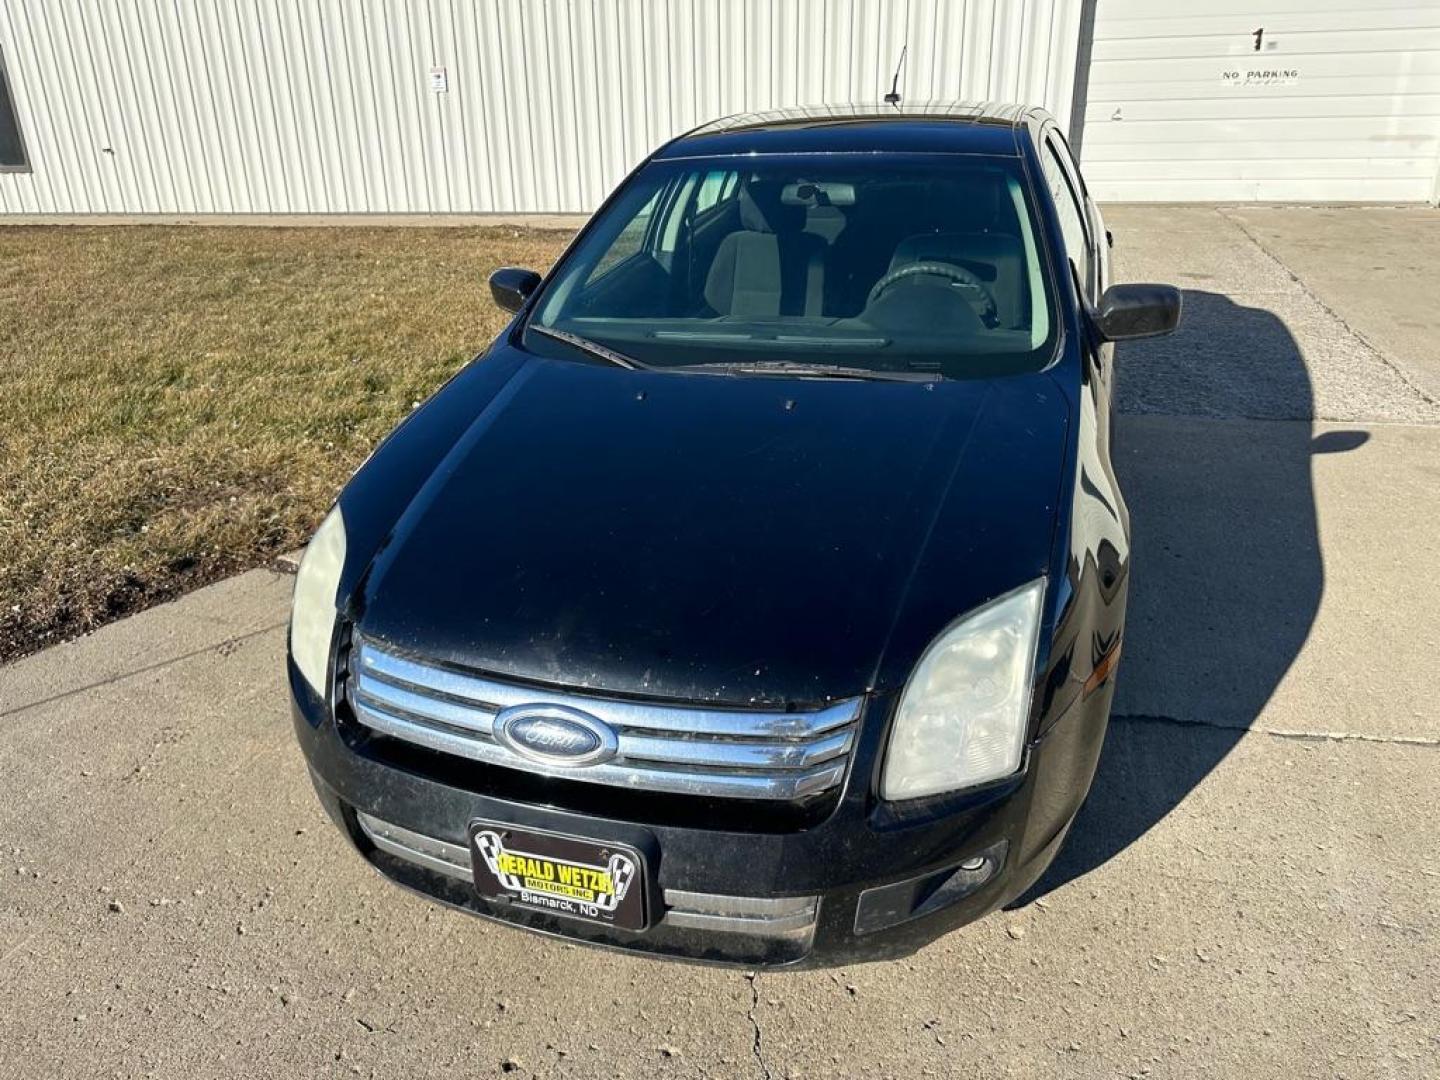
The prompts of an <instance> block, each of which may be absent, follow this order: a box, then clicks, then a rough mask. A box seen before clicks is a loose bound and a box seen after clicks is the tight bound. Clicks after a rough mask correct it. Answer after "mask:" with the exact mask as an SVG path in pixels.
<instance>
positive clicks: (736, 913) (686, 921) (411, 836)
mask: <svg viewBox="0 0 1440 1080" xmlns="http://www.w3.org/2000/svg"><path fill="white" fill-rule="evenodd" d="M355 818H356V820H357V821H358V822H359V824H360V829H361V831H362V832H364V833H365V835H366V836H367V837H369V838H370V841H371V842H372V843H373V844H374V845H375V846H376V847H377V848H379V849H380V850H381V851H384V852H388V853H389V854H391V855H394V856H395V857H396V858H397V859H404V860H406V861H407V862H411V863H414V864H415V865H416V866H421V867H424V868H425V869H426V870H432V871H434V872H435V873H437V874H444V875H445V876H446V877H451V878H455V879H456V880H458V881H466V882H468V881H472V880H474V878H473V871H472V869H471V864H470V852H469V850H468V849H467V848H465V847H464V846H462V845H460V844H452V843H449V842H448V841H445V840H437V839H435V838H434V837H431V836H426V835H424V834H423V833H418V832H415V831H413V830H411V829H406V828H402V827H401V826H399V825H395V824H392V823H391V822H388V821H382V820H381V819H380V818H377V817H374V816H373V815H371V814H365V813H361V812H359V811H357V812H356V814H355ZM664 900H665V907H666V911H665V914H664V916H663V917H662V918H661V922H662V923H664V924H665V925H668V926H678V927H687V928H690V929H694V930H712V931H716V932H720V933H731V934H749V935H752V936H754V937H764V938H785V939H788V940H804V939H807V938H809V937H810V935H811V934H813V933H814V931H815V921H816V918H817V917H818V913H819V908H820V898H819V897H818V896H783V897H762V896H724V895H721V894H719V893H700V892H690V891H688V890H683V889H666V890H665V892H664Z"/></svg>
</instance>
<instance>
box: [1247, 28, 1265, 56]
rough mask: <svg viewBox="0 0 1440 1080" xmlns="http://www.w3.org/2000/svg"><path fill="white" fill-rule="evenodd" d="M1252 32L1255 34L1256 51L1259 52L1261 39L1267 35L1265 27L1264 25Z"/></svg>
mask: <svg viewBox="0 0 1440 1080" xmlns="http://www.w3.org/2000/svg"><path fill="white" fill-rule="evenodd" d="M1250 32H1251V33H1252V34H1254V35H1255V51H1256V52H1259V51H1260V39H1261V38H1263V37H1264V36H1265V28H1264V27H1263V26H1262V27H1260V29H1259V30H1251V31H1250Z"/></svg>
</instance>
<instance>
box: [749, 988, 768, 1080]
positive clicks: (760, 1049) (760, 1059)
mask: <svg viewBox="0 0 1440 1080" xmlns="http://www.w3.org/2000/svg"><path fill="white" fill-rule="evenodd" d="M745 978H746V979H747V980H749V983H750V1013H749V1017H750V1026H751V1028H753V1029H754V1031H755V1041H754V1043H753V1044H751V1047H750V1049H751V1050H752V1051H753V1052H754V1054H755V1063H756V1064H757V1065H759V1066H760V1075H761V1076H763V1077H764V1078H765V1080H772V1077H771V1073H770V1065H769V1063H767V1062H766V1060H765V1047H764V1045H763V1043H762V1032H761V1030H760V1018H759V1017H758V1016H757V1015H756V1011H757V1010H758V1009H759V1008H760V987H759V986H758V985H757V980H758V979H759V978H760V973H759V972H758V971H752V972H751V973H750V974H749V975H746V976H745Z"/></svg>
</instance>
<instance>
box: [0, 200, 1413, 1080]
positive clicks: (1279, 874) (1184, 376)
mask: <svg viewBox="0 0 1440 1080" xmlns="http://www.w3.org/2000/svg"><path fill="white" fill-rule="evenodd" d="M1437 220H1440V219H1437V216H1436V213H1435V212H1434V211H1426V210H1421V209H1407V210H1393V209H1388V210H1343V211H1342V210H1306V209H1266V208H1247V209H1216V208H1206V207H1201V208H1169V207H1155V208H1123V207H1117V208H1114V209H1112V210H1111V211H1110V213H1109V221H1110V224H1111V227H1112V228H1113V230H1114V232H1115V234H1116V242H1117V249H1116V250H1117V253H1118V257H1119V259H1120V271H1121V274H1120V276H1121V278H1122V279H1123V278H1132V279H1154V280H1160V281H1171V282H1175V283H1177V284H1179V285H1180V286H1181V287H1183V288H1184V289H1185V290H1186V305H1187V311H1186V323H1185V328H1184V330H1183V331H1182V332H1181V333H1180V334H1178V335H1176V336H1175V337H1173V338H1171V339H1168V340H1165V341H1161V342H1156V343H1152V344H1148V345H1145V346H1135V347H1131V348H1128V349H1125V350H1123V351H1122V353H1121V356H1120V360H1119V363H1120V367H1121V372H1120V380H1121V383H1120V385H1121V404H1122V408H1123V411H1124V416H1123V417H1122V420H1121V423H1120V425H1119V428H1118V436H1117V437H1118V449H1117V455H1118V460H1119V463H1120V466H1121V468H1122V470H1123V474H1124V481H1125V484H1126V493H1127V497H1128V501H1129V503H1130V507H1131V511H1132V514H1133V517H1134V526H1135V560H1136V562H1135V579H1134V586H1133V592H1132V616H1131V621H1130V625H1129V632H1128V635H1127V647H1126V658H1125V661H1124V664H1123V665H1122V669H1121V676H1120V692H1119V696H1118V699H1117V703H1116V716H1115V720H1114V723H1113V725H1112V727H1111V731H1110V736H1109V741H1108V742H1107V745H1106V750H1105V755H1104V759H1103V761H1102V763H1101V767H1100V774H1099V777H1098V779H1097V782H1096V787H1095V790H1094V792H1093V793H1092V795H1091V799H1090V802H1089V803H1088V805H1087V807H1086V809H1085V811H1084V812H1083V814H1082V817H1081V819H1080V820H1079V822H1078V824H1077V825H1076V827H1075V830H1074V832H1073V833H1072V836H1071V840H1070V842H1069V845H1068V846H1067V848H1066V849H1065V851H1064V853H1063V854H1062V856H1061V858H1060V860H1059V861H1058V863H1057V864H1056V866H1055V868H1054V870H1053V871H1052V873H1051V874H1050V875H1049V876H1048V877H1047V878H1046V880H1045V881H1044V882H1042V884H1041V885H1040V887H1039V888H1038V889H1037V891H1036V895H1035V896H1034V897H1033V898H1032V899H1031V900H1030V902H1029V903H1028V904H1026V905H1025V906H1023V907H1020V908H1018V909H1017V910H1014V911H1010V912H1005V913H1000V914H997V915H994V916H992V917H990V918H988V919H986V920H983V921H982V922H980V923H978V924H976V925H974V926H972V927H969V928H967V929H965V930H962V931H960V932H957V933H955V934H952V935H950V936H949V937H947V938H945V939H943V940H941V941H940V942H938V943H936V944H935V945H933V946H931V947H930V948H928V949H926V950H925V951H923V952H921V953H920V954H918V955H917V956H915V957H914V958H912V959H910V960H908V961H904V962H900V963H895V964H887V965H874V966H863V967H856V968H854V969H851V970H840V971H834V972H816V973H803V974H783V975H782V974H765V975H761V976H759V977H749V976H747V975H745V974H744V973H740V972H732V971H718V970H712V969H704V968H696V967H687V966H681V965H676V964H666V963H659V962H653V961H646V960H641V959H637V958H633V957H624V956H612V955H609V954H605V953H599V952H594V951H590V950H586V949H580V948H576V947H573V946H567V945H563V944H558V943H554V942H550V941H545V940H540V939H536V938H532V937H529V936H526V935H523V934H521V933H519V932H517V931H513V930H510V929H507V928H503V927H498V926H492V925H489V924H486V923H483V922H480V921H478V920H475V919H472V918H469V917H467V916H464V915H459V914H455V913H453V912H449V911H446V910H442V909H440V908H437V907H435V906H433V905H431V904H429V903H427V902H425V901H423V900H420V899H417V898H415V897H413V896H410V895H408V894H405V893H402V892H400V891H399V890H397V889H395V888H393V887H391V886H389V885H388V884H386V883H384V882H383V881H381V880H380V879H379V878H378V877H377V876H376V875H375V874H374V873H373V872H371V871H370V870H369V869H367V868H366V867H365V866H364V865H363V864H362V863H361V861H360V860H359V859H358V858H355V857H354V856H352V855H351V854H350V853H349V852H348V851H347V850H345V848H344V847H343V845H342V842H341V840H340V838H339V837H338V836H336V835H335V834H334V833H333V831H332V829H331V827H330V826H329V824H328V823H327V822H326V821H325V819H324V818H323V817H322V815H321V812H320V810H319V808H318V806H317V804H316V803H315V801H314V799H313V796H312V795H311V792H310V791H309V788H308V784H307V781H306V779H305V775H304V767H303V765H302V763H301V760H300V756H299V754H298V752H297V751H296V749H295V747H294V745H293V742H292V738H291V734H290V731H289V718H288V715H287V712H286V707H285V704H284V693H283V690H282V684H281V662H282V655H283V648H284V620H285V616H286V606H287V600H288V592H289V579H287V578H286V577H284V576H283V575H280V574H275V573H271V572H269V571H256V572H253V573H250V574H246V575H243V576H241V577H238V578H235V579H232V580H230V581H227V582H224V583H222V584H219V585H216V586H214V587H212V588H210V589H206V590H204V591H202V592H199V593H196V594H194V595H193V596H191V597H189V598H187V599H185V600H182V601H180V602H178V603H174V604H171V605H168V606H166V607H163V608H159V609H156V610H153V611H150V612H147V613H145V614H143V615H140V616H137V617H135V618H132V619H129V620H127V621H125V622H122V623H119V624H117V625H114V626H111V627H109V628H107V629H105V630H103V631H101V632H99V633H97V634H95V635H93V636H92V637H90V638H87V639H85V640H82V641H79V642H76V643H73V644H70V645H64V646H60V647H57V648H54V649H51V650H49V651H48V652H45V653H42V654H39V655H37V656H33V657H30V658H28V659H26V660H23V661H20V662H19V663H16V664H13V665H11V666H10V667H8V668H4V669H0V734H3V739H0V1077H6V1078H9V1077H25V1078H34V1077H51V1076H53V1077H88V1076H96V1077H102V1076H103V1077H109V1076H158V1077H185V1078H187V1080H188V1078H193V1077H197V1076H206V1077H208V1076H237V1077H238V1076H244V1077H257V1076H285V1077H289V1076H351V1075H360V1076H376V1077H388V1076H406V1077H410V1076H440V1075H445V1076H453V1075H462V1074H476V1075H482V1076H483V1075H491V1074H502V1073H508V1074H510V1075H517V1076H528V1075H531V1074H534V1075H539V1076H576V1077H588V1076H623V1077H650V1076H677V1077H678V1076H712V1077H730V1076H736V1077H763V1078H774V1080H778V1078H780V1077H799V1076H805V1077H821V1076H847V1077H851V1076H865V1077H869V1076H875V1077H880V1076H903V1077H916V1076H983V1077H992V1076H1009V1075H1017V1076H1031V1075H1043V1074H1056V1075H1063V1076H1081V1077H1090V1076H1095V1077H1102V1076H1103V1077H1111V1076H1151V1077H1189V1076H1200V1075H1205V1076H1218V1077H1231V1076H1245V1077H1284V1078H1286V1080H1292V1078H1294V1077H1296V1076H1316V1077H1321V1076H1323V1077H1334V1076H1341V1077H1370V1076H1407V1077H1409V1076H1436V1075H1440V855H1437V845H1436V837H1437V835H1440V808H1437V802H1440V800H1437V798H1436V792H1437V788H1436V777H1437V775H1440V715H1437V709H1436V706H1435V699H1436V674H1435V673H1436V670H1437V664H1436V660H1435V657H1436V654H1437V651H1440V617H1437V611H1440V575H1437V574H1436V572H1435V567H1436V566H1437V565H1440V464H1437V463H1440V405H1437V398H1440V387H1437V385H1436V384H1437V379H1436V378H1435V373H1436V372H1437V371H1440V360H1437V357H1440V348H1437V347H1436V346H1435V344H1434V343H1435V341H1436V340H1437V337H1436V334H1437V331H1440V316H1437V314H1436V308H1435V304H1434V286H1433V283H1434V282H1435V281H1436V280H1440V230H1437V228H1436V227H1435V226H1436V222H1437ZM1374 222H1382V223H1383V224H1384V228H1385V230H1387V231H1386V236H1387V239H1386V240H1385V244H1384V246H1377V244H1376V243H1374V242H1372V238H1373V237H1374V236H1375V235H1376V230H1377V228H1378V226H1376V225H1374V224H1373V223H1374ZM1421 282H1423V283H1425V285H1424V288H1423V289H1422V288H1421V287H1420V285H1417V283H1421ZM1427 290H1428V291H1427ZM1422 294H1423V295H1422ZM1407 297H1409V298H1410V299H1408V300H1407V299H1406V298H1407ZM1422 301H1423V302H1422ZM1401 313H1403V316H1404V319H1405V320H1408V322H1413V323H1415V324H1416V325H1413V326H1411V325H1408V324H1407V325H1398V321H1399V319H1400V314H1401Z"/></svg>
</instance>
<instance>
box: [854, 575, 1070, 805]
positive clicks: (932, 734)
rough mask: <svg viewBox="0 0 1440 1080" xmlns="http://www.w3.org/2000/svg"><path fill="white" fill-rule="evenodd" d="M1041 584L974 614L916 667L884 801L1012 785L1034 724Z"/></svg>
mask: <svg viewBox="0 0 1440 1080" xmlns="http://www.w3.org/2000/svg"><path fill="white" fill-rule="evenodd" d="M1044 594H1045V579H1044V578H1041V579H1039V580H1038V581H1032V582H1031V583H1030V584H1028V585H1026V586H1024V587H1022V588H1019V589H1016V590H1015V591H1014V592H1011V593H1007V594H1006V595H1004V596H1002V597H1000V598H999V599H998V600H993V601H991V602H990V603H988V604H986V605H985V606H984V607H982V608H979V609H978V610H976V611H974V612H971V613H970V614H969V615H967V616H966V617H965V618H963V619H961V620H960V621H959V622H957V623H955V625H953V626H951V627H950V629H948V630H946V631H945V632H944V633H943V634H941V635H940V636H939V637H938V638H936V639H935V640H934V641H933V642H932V643H931V645H930V647H929V648H928V649H926V650H925V655H924V656H922V657H921V658H920V663H919V664H917V665H916V666H915V671H914V673H913V674H912V675H911V676H910V681H909V682H908V683H907V684H906V685H905V692H904V693H903V694H902V695H901V696H900V707H899V708H898V709H897V710H896V711H895V726H894V729H893V730H892V731H891V732H890V748H889V752H888V753H887V755H886V758H885V771H884V773H883V774H882V775H881V778H880V794H881V796H882V797H883V798H886V799H916V798H920V797H921V796H924V795H934V794H937V793H938V792H942V791H954V790H955V789H957V788H963V787H973V786H974V785H976V784H983V783H985V781H987V780H998V779H999V778H1000V777H1002V776H1009V775H1010V774H1011V773H1013V772H1014V771H1015V770H1016V769H1018V768H1019V767H1020V756H1021V754H1022V752H1023V751H1024V748H1025V727H1026V721H1027V720H1028V719H1029V716H1030V697H1031V684H1032V681H1033V678H1034V668H1035V645H1036V641H1037V639H1038V638H1039V636H1040V601H1041V599H1042V598H1043V596H1044Z"/></svg>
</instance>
